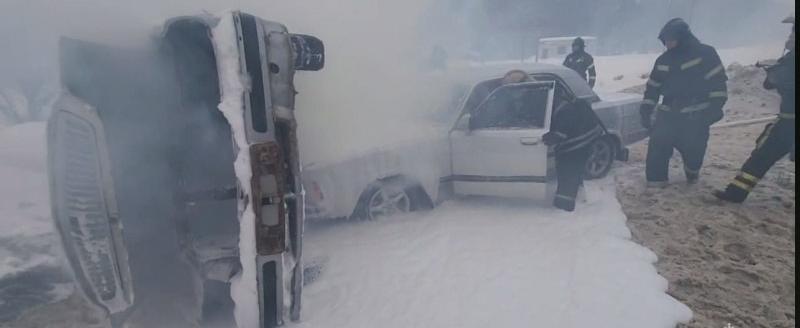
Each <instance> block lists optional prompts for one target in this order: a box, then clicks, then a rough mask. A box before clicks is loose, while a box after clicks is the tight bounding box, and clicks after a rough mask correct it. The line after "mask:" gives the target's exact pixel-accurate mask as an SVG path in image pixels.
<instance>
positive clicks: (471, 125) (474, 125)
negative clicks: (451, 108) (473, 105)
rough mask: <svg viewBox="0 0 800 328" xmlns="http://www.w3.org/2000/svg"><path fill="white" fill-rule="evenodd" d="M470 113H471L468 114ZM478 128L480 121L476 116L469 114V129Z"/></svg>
mask: <svg viewBox="0 0 800 328" xmlns="http://www.w3.org/2000/svg"><path fill="white" fill-rule="evenodd" d="M467 115H469V114H467ZM477 128H478V122H477V120H476V119H475V117H474V116H472V115H469V116H467V130H469V131H472V130H475V129H477Z"/></svg>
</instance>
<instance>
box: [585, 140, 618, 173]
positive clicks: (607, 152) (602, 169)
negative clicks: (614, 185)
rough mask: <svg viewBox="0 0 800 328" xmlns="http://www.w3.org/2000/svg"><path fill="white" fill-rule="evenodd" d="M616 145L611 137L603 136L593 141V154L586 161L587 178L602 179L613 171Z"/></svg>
mask: <svg viewBox="0 0 800 328" xmlns="http://www.w3.org/2000/svg"><path fill="white" fill-rule="evenodd" d="M614 146H615V145H614V141H613V140H611V139H609V138H601V139H598V140H597V141H595V142H594V143H592V145H591V146H590V147H591V154H590V155H589V160H588V161H586V170H585V175H586V179H589V180H593V179H600V178H602V177H605V176H606V175H607V174H608V172H609V171H611V166H612V165H613V164H614V155H615V154H616V151H615V150H614V149H615V147H614Z"/></svg>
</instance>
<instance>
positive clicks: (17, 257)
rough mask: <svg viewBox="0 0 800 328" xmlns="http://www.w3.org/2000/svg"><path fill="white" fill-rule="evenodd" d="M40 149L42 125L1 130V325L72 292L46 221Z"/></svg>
mask: <svg viewBox="0 0 800 328" xmlns="http://www.w3.org/2000/svg"><path fill="white" fill-rule="evenodd" d="M44 149H45V125H44V123H27V124H22V125H17V126H13V127H7V128H4V129H2V130H0V323H2V322H3V321H5V320H9V319H13V318H14V316H15V315H16V314H18V313H19V311H20V310H22V309H25V308H28V307H31V306H35V305H38V304H41V303H44V302H48V301H52V300H57V299H61V298H64V297H66V296H67V295H69V293H70V292H71V285H70V284H69V283H68V282H69V278H68V277H67V275H66V274H65V271H64V270H63V269H62V262H61V259H60V258H61V250H60V247H59V244H58V239H57V237H56V234H55V232H54V230H53V225H52V222H51V221H50V203H49V194H48V182H47V174H46V161H45V157H46V154H45V152H44Z"/></svg>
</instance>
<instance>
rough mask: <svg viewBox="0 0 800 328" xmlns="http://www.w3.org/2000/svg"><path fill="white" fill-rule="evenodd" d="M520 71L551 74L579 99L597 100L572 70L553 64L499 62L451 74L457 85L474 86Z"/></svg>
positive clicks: (466, 68) (463, 68)
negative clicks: (516, 70) (510, 72)
mask: <svg viewBox="0 0 800 328" xmlns="http://www.w3.org/2000/svg"><path fill="white" fill-rule="evenodd" d="M515 69H518V70H522V71H525V72H526V73H528V74H552V75H555V76H556V77H558V78H559V79H561V80H563V81H564V82H566V83H567V87H569V88H570V89H571V90H572V92H573V93H574V94H575V95H576V96H578V97H579V98H584V99H589V100H590V101H592V102H594V101H597V100H599V98H598V97H597V95H596V94H595V93H594V92H593V91H592V89H591V88H590V87H589V85H588V84H586V83H585V82H583V79H582V78H581V77H580V76H579V75H578V73H576V72H575V71H573V70H572V69H570V68H568V67H565V66H562V65H554V64H543V63H520V62H501V63H493V64H488V65H474V66H467V67H460V68H458V69H454V70H453V71H451V72H449V73H451V78H452V79H453V80H452V81H454V82H457V83H459V84H462V85H463V84H466V85H470V86H473V85H476V84H478V83H481V82H484V81H488V80H493V79H499V78H502V77H503V76H504V75H505V74H506V73H508V71H511V70H515Z"/></svg>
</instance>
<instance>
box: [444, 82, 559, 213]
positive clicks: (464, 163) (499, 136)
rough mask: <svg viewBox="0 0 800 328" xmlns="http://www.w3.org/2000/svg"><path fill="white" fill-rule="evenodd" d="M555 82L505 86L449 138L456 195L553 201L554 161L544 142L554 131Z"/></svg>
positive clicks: (470, 111) (469, 112)
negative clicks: (552, 117) (551, 120)
mask: <svg viewBox="0 0 800 328" xmlns="http://www.w3.org/2000/svg"><path fill="white" fill-rule="evenodd" d="M553 89H554V84H553V83H552V82H530V83H518V84H511V85H505V86H501V87H499V88H497V89H496V90H494V91H493V92H492V93H491V94H490V95H489V96H488V97H487V98H486V99H485V100H483V101H482V102H481V103H480V104H479V105H478V106H476V107H475V108H474V109H465V111H464V113H462V116H461V117H460V118H459V121H458V122H457V124H456V127H455V128H454V129H453V130H452V131H451V132H450V136H449V139H450V150H451V154H452V156H451V158H452V172H453V175H452V176H451V177H450V179H451V181H452V182H453V187H454V191H455V193H456V194H460V195H484V196H500V197H514V198H531V199H549V198H550V197H551V196H552V194H553V192H554V188H553V187H554V176H555V161H554V158H553V157H552V154H551V153H550V150H549V147H548V146H546V145H544V143H543V142H542V136H543V135H544V134H545V133H546V132H547V131H548V127H549V126H550V116H551V112H552V110H551V109H552V106H553Z"/></svg>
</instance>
